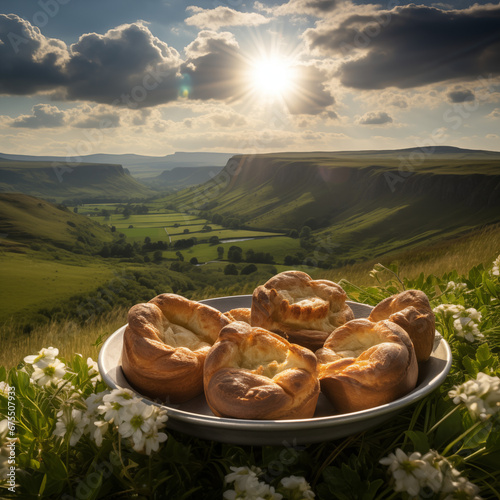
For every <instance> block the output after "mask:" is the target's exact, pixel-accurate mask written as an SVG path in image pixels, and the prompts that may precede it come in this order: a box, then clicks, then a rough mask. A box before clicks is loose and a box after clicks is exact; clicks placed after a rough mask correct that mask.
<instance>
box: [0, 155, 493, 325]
mask: <svg viewBox="0 0 500 500" xmlns="http://www.w3.org/2000/svg"><path fill="white" fill-rule="evenodd" d="M417 152H418V151H417ZM415 154H416V151H415V150H399V151H381V152H377V151H367V152H335V153H293V154H292V153H275V154H267V155H237V156H234V157H232V158H231V159H230V160H229V161H228V162H227V164H226V166H225V167H224V168H223V169H222V170H220V172H219V173H218V174H216V175H215V176H211V177H210V179H209V180H208V181H206V182H204V183H202V184H198V185H195V186H189V187H187V188H184V189H179V190H177V191H175V192H173V191H172V192H170V193H168V194H165V193H164V192H156V193H155V192H153V191H152V190H150V188H149V187H147V186H145V185H144V184H140V183H139V182H138V181H137V180H135V179H134V178H133V177H132V176H130V175H129V174H127V173H126V172H125V170H124V169H123V167H122V166H120V165H117V166H116V165H115V166H109V165H93V166H90V167H89V166H88V165H87V166H85V167H83V166H82V169H83V168H90V169H88V170H87V173H89V172H91V171H94V174H95V175H94V174H92V175H89V176H87V177H85V175H83V173H78V175H80V176H82V175H83V177H80V179H85V182H84V184H85V189H84V190H87V189H89V188H88V185H89V182H94V185H95V186H96V191H95V192H93V193H91V194H92V196H91V197H90V199H85V198H84V197H82V191H81V190H80V191H78V189H80V188H81V186H78V182H76V180H75V179H76V177H74V178H72V179H73V180H72V181H71V182H70V181H69V179H70V176H71V175H73V174H74V172H68V182H67V184H68V185H64V182H61V183H58V184H56V183H57V182H58V181H57V175H56V172H55V171H54V169H53V168H52V167H51V166H50V165H45V166H42V165H40V164H37V165H34V166H33V165H18V167H19V168H18V169H17V172H15V175H17V176H18V177H17V179H21V180H22V179H23V178H25V177H24V176H28V173H29V172H31V173H30V174H29V175H32V174H33V173H35V174H36V176H35V178H36V179H37V181H36V182H37V184H38V186H39V189H40V192H50V193H52V195H54V196H53V197H52V196H48V197H46V196H32V195H30V194H19V193H2V194H0V265H1V266H2V269H4V272H3V280H2V287H1V290H0V299H1V300H0V322H2V323H3V324H4V326H5V325H10V326H9V329H10V330H9V331H12V332H21V333H23V332H24V333H30V332H33V331H35V330H36V329H37V328H38V326H40V325H43V324H48V323H50V322H51V321H63V320H65V318H72V320H73V321H76V322H77V323H78V324H82V325H83V323H88V322H89V321H95V320H97V318H99V317H101V316H102V315H107V314H110V312H111V311H113V310H114V309H120V310H124V311H126V310H127V309H128V307H130V306H131V305H133V304H134V303H137V302H139V301H147V300H149V299H150V298H151V297H152V296H154V295H156V294H158V293H162V292H168V291H170V292H175V293H181V294H183V295H185V296H186V297H191V298H195V299H200V298H204V297H208V296H223V295H233V294H240V293H251V291H252V290H253V287H254V286H256V284H260V283H262V282H264V281H266V280H267V279H268V278H269V277H270V276H272V275H273V274H275V273H276V272H279V271H282V270H285V269H290V268H294V269H301V270H304V271H306V272H307V273H309V274H310V275H312V276H323V277H328V279H333V280H334V281H339V280H342V279H347V280H351V281H352V280H354V281H353V282H354V283H356V284H358V285H367V284H370V282H371V280H372V278H370V277H369V271H370V269H371V268H372V267H373V265H374V264H375V263H377V262H382V263H385V264H389V263H391V262H396V261H397V262H399V263H400V266H401V269H402V270H403V271H404V272H405V273H406V274H405V275H407V276H409V277H416V276H418V275H419V274H420V272H422V271H425V272H433V273H436V274H439V270H440V269H443V268H445V265H446V263H448V264H451V263H453V264H452V265H453V267H452V268H454V269H457V270H460V269H462V268H463V269H468V268H470V267H471V266H474V265H478V264H480V263H483V262H491V261H492V260H493V259H494V258H496V256H497V255H498V251H499V249H500V228H499V225H500V211H499V208H500V207H499V205H500V195H499V193H500V153H494V152H477V151H469V150H457V149H456V148H445V149H437V150H436V151H435V152H434V153H433V154H427V155H425V156H424V157H423V158H420V157H417V156H415ZM417 159H418V160H419V161H417ZM420 160H421V161H420ZM10 161H13V160H4V161H1V162H0V183H4V184H2V185H5V183H6V179H7V177H8V176H7V177H6V173H9V172H10V170H12V168H13V167H12V165H11V163H9V162H10ZM6 162H7V163H6ZM411 162H413V163H411ZM404 165H406V166H404ZM408 165H410V166H411V169H410V168H409V167H408ZM2 167H3V168H4V169H3V170H2ZM185 168H188V167H185ZM14 170H16V168H14ZM50 170H51V171H50ZM82 172H83V171H82ZM9 175H11V174H10V173H9ZM51 176H52V177H51ZM54 176H55V177H54ZM12 178H13V177H8V179H11V180H12ZM26 178H27V177H26ZM8 179H7V180H8ZM118 179H121V181H119V182H118V181H117V180H118ZM23 182H24V181H19V184H17V185H18V187H19V189H20V190H22V189H23V186H25V185H24V184H23ZM120 182H125V184H126V185H127V186H128V187H131V186H134V188H133V192H134V195H133V196H122V195H123V193H124V192H120V186H121V187H123V186H125V184H120ZM70 184H71V185H72V186H73V187H75V186H76V188H78V189H77V190H76V191H72V189H70V188H69V185H70ZM32 185H33V184H31V186H32ZM137 186H140V189H139V190H136V187H137ZM30 189H31V188H30ZM51 189H52V190H53V191H50V190H51ZM127 189H128V188H127ZM91 191H92V190H91ZM77 192H79V194H77ZM87 192H88V193H90V191H87ZM141 192H142V195H140V193H141ZM98 193H101V194H103V197H102V199H101V198H100V197H101V194H98ZM118 193H120V197H119V199H118V200H115V201H113V200H112V199H110V197H111V198H112V196H115V195H117V194H118ZM56 194H57V196H56ZM104 194H106V196H104ZM136 195H137V196H136ZM47 198H49V199H50V198H53V199H52V202H50V201H47ZM57 200H61V201H57ZM63 202H64V203H63ZM447 268H449V266H448V267H447Z"/></svg>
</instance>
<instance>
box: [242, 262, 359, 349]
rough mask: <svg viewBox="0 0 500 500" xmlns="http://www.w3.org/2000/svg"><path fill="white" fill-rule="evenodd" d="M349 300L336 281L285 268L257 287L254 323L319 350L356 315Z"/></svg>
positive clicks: (253, 324) (253, 300) (253, 314)
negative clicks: (312, 277) (332, 333)
mask: <svg viewBox="0 0 500 500" xmlns="http://www.w3.org/2000/svg"><path fill="white" fill-rule="evenodd" d="M346 299H347V295H346V293H345V292H344V290H343V289H342V287H340V286H339V285H337V284H336V283H334V282H332V281H328V280H313V279H311V277H310V276H309V275H308V274H306V273H304V272H301V271H285V272H283V273H280V274H277V275H276V276H274V277H272V278H271V279H270V280H269V281H267V283H265V284H264V285H261V286H259V287H257V288H256V289H255V290H254V292H253V295H252V307H251V324H252V326H260V327H262V328H265V329H266V330H269V331H272V332H275V333H278V334H279V335H281V336H283V337H285V338H286V339H288V340H289V341H290V342H292V343H295V344H299V345H301V346H304V347H307V348H309V349H311V350H313V351H315V350H316V349H319V348H320V347H322V346H323V344H324V342H325V340H326V338H327V337H328V335H329V334H330V333H331V332H332V331H333V330H334V329H335V328H337V327H338V326H340V325H343V324H344V323H345V322H346V321H349V320H351V319H353V318H354V314H353V312H352V310H351V308H350V307H349V306H348V305H347V304H346Z"/></svg>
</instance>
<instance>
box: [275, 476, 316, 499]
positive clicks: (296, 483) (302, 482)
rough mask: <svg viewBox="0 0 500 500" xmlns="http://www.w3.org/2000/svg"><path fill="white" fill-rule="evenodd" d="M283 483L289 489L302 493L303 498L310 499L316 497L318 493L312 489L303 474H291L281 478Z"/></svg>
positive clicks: (301, 497)
mask: <svg viewBox="0 0 500 500" xmlns="http://www.w3.org/2000/svg"><path fill="white" fill-rule="evenodd" d="M281 484H282V485H283V486H284V487H285V488H286V489H287V490H294V491H296V492H298V493H300V499H301V500H309V499H312V498H314V497H315V496H316V495H315V494H314V492H313V491H312V490H311V486H310V485H309V483H308V482H307V481H306V479H305V478H304V477H302V476H290V477H284V478H282V479H281Z"/></svg>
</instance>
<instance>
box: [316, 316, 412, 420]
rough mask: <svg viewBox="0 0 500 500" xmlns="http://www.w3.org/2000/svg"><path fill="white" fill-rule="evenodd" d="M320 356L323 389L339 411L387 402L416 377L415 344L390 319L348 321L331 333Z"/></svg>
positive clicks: (410, 388)
mask: <svg viewBox="0 0 500 500" xmlns="http://www.w3.org/2000/svg"><path fill="white" fill-rule="evenodd" d="M316 356H317V358H318V362H319V379H320V383H321V390H322V392H323V393H324V394H325V395H326V397H327V398H328V399H329V400H330V402H331V403H332V404H333V405H334V406H335V408H336V410H337V411H339V412H340V413H350V412H354V411H360V410H365V409H368V408H373V407H375V406H379V405H382V404H385V403H389V402H391V401H394V400H395V399H397V398H400V397H402V396H404V395H405V394H407V393H408V392H409V391H411V390H412V389H413V388H414V387H415V385H416V383H417V376H418V364H417V360H416V358H415V352H414V349H413V344H412V342H411V340H410V337H409V336H408V334H407V333H406V332H405V331H404V330H403V329H402V328H401V327H400V326H398V325H396V324H395V323H392V322H391V321H379V322H377V323H373V322H372V321H369V320H368V319H364V318H363V319H355V320H352V321H349V322H348V323H346V324H345V325H343V326H341V327H339V328H337V329H336V330H335V331H334V332H333V333H332V334H331V335H330V336H329V337H328V339H327V340H326V342H325V345H324V347H322V348H321V349H319V350H318V351H317V352H316Z"/></svg>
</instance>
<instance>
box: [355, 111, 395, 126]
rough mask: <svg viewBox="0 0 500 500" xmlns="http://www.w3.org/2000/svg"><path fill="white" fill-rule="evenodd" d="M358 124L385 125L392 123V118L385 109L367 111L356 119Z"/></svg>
mask: <svg viewBox="0 0 500 500" xmlns="http://www.w3.org/2000/svg"><path fill="white" fill-rule="evenodd" d="M358 123H359V124H360V125H385V124H387V123H392V118H391V117H390V116H389V115H388V114H387V113H386V112H385V111H369V112H368V113H365V114H364V115H363V116H362V117H360V118H359V119H358Z"/></svg>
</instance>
